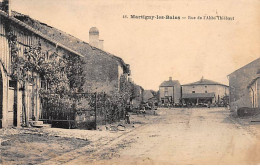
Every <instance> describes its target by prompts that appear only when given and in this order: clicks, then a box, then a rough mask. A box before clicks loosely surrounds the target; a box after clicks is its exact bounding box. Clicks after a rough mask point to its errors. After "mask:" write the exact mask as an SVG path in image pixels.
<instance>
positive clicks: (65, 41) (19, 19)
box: [0, 10, 128, 70]
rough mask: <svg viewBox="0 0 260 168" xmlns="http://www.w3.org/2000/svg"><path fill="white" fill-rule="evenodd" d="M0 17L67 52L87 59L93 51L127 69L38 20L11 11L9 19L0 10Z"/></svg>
mask: <svg viewBox="0 0 260 168" xmlns="http://www.w3.org/2000/svg"><path fill="white" fill-rule="evenodd" d="M0 15H2V16H5V17H6V18H8V19H10V20H12V21H14V22H15V23H17V24H19V25H20V26H23V27H24V28H26V29H27V30H29V31H31V32H33V33H35V34H37V35H39V36H40V37H42V38H44V39H46V40H48V41H50V42H52V43H54V44H56V45H57V46H59V47H61V48H64V49H66V50H67V51H70V52H71V53H74V54H76V55H79V56H82V57H88V54H89V53H91V52H93V50H95V51H96V52H99V53H102V54H104V55H106V56H107V57H111V58H113V59H115V60H116V61H117V62H118V63H119V64H120V65H121V66H122V67H123V68H124V69H126V70H127V69H128V65H127V64H126V63H125V62H124V61H123V59H122V58H120V57H117V56H115V55H113V54H111V53H109V52H106V51H104V50H101V49H99V48H96V47H93V46H91V45H90V44H88V43H87V42H84V41H82V40H80V39H78V38H76V37H74V36H72V35H70V34H67V33H65V32H63V31H61V30H58V29H56V28H54V27H52V26H49V25H47V24H45V23H42V22H40V21H38V20H35V19H32V18H31V17H29V16H27V15H24V14H21V13H18V12H15V11H12V16H11V17H9V16H8V15H7V13H5V12H4V11H1V10H0ZM93 29H94V28H93Z"/></svg>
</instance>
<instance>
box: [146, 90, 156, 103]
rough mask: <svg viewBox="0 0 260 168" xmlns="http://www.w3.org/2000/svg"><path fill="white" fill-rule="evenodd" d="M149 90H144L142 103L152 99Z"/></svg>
mask: <svg viewBox="0 0 260 168" xmlns="http://www.w3.org/2000/svg"><path fill="white" fill-rule="evenodd" d="M153 97H154V96H153V93H152V92H151V90H144V102H148V100H149V99H151V98H153Z"/></svg>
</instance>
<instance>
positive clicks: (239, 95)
mask: <svg viewBox="0 0 260 168" xmlns="http://www.w3.org/2000/svg"><path fill="white" fill-rule="evenodd" d="M259 68H260V58H258V59H256V60H254V61H252V62H251V63H249V64H247V65H245V66H243V67H241V68H240V69H238V70H236V71H234V72H232V73H231V74H229V75H228V79H229V88H230V110H231V111H237V110H238V109H239V108H241V107H249V108H259Z"/></svg>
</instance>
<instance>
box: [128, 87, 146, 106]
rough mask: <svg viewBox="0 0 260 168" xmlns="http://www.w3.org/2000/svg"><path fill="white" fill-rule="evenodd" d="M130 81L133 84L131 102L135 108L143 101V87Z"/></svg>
mask: <svg viewBox="0 0 260 168" xmlns="http://www.w3.org/2000/svg"><path fill="white" fill-rule="evenodd" d="M131 83H132V84H133V95H132V100H131V104H132V106H133V107H134V108H137V107H139V105H140V104H141V103H142V101H143V94H144V89H143V88H142V86H139V85H137V84H134V82H131Z"/></svg>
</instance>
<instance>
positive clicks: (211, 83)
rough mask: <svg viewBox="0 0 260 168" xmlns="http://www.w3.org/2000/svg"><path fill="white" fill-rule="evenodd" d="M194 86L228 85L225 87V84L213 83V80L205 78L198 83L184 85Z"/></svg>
mask: <svg viewBox="0 0 260 168" xmlns="http://www.w3.org/2000/svg"><path fill="white" fill-rule="evenodd" d="M192 85H222V86H227V85H224V84H221V83H218V82H215V81H212V80H208V79H204V78H203V77H202V78H201V79H200V80H199V81H197V82H193V83H188V84H184V85H182V86H192ZM227 87H228V86H227Z"/></svg>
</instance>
